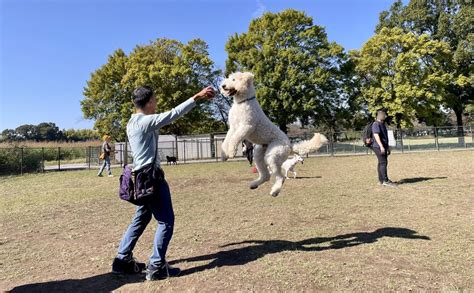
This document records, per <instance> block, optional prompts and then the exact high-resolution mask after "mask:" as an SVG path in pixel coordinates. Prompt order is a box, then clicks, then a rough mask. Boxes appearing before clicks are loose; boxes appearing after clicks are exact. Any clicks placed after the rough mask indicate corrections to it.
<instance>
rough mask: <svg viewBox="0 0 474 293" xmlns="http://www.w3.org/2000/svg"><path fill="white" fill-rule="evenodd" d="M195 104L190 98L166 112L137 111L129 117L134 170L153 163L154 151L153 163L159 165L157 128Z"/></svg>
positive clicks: (128, 128) (179, 115) (173, 119)
mask: <svg viewBox="0 0 474 293" xmlns="http://www.w3.org/2000/svg"><path fill="white" fill-rule="evenodd" d="M195 105H196V102H195V101H194V99H193V98H190V99H188V100H186V101H185V102H183V103H181V104H180V105H178V106H177V107H175V108H173V109H172V110H171V111H168V112H164V113H159V114H152V115H145V114H143V113H137V114H133V115H132V117H130V120H129V121H128V123H127V136H128V141H129V143H130V147H131V149H132V156H133V164H134V167H133V170H134V171H136V170H139V169H141V168H142V167H143V166H145V165H147V164H150V163H153V159H154V158H155V153H156V160H155V163H156V164H157V165H159V163H160V159H159V157H158V150H157V144H158V135H159V129H160V128H161V127H163V126H165V125H168V124H170V123H171V122H173V121H175V120H176V119H178V118H180V117H182V116H183V115H185V114H186V113H188V112H189V111H190V110H191V109H192V108H194V106H195Z"/></svg>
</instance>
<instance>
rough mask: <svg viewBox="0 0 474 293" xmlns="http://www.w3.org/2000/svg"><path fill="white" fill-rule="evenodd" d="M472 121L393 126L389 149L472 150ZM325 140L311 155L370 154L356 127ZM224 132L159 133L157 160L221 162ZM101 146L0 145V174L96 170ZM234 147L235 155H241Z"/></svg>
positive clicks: (122, 158) (120, 157) (120, 153)
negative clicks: (445, 125)
mask: <svg viewBox="0 0 474 293" xmlns="http://www.w3.org/2000/svg"><path fill="white" fill-rule="evenodd" d="M473 130H474V129H473V127H472V125H467V126H464V127H462V128H458V127H456V126H448V127H424V128H416V129H402V130H396V129H395V130H393V132H394V137H395V140H396V145H395V146H394V147H392V152H400V153H402V152H413V151H427V150H435V151H440V150H449V149H466V148H474V133H473ZM325 135H326V136H327V137H328V140H329V142H328V144H327V145H325V146H323V147H322V148H321V149H319V150H318V151H317V152H315V153H312V154H308V156H316V155H329V156H337V155H350V154H369V153H371V150H370V149H369V148H367V147H365V146H363V144H362V138H361V131H358V130H353V131H342V132H335V133H325ZM311 136H312V133H306V134H303V135H299V136H295V137H290V139H291V141H292V142H293V143H296V142H298V141H301V140H305V139H309V138H311ZM224 138H225V133H214V134H205V135H196V136H163V139H162V137H161V136H160V141H159V143H158V158H159V159H160V161H161V163H162V164H167V163H173V164H174V163H175V162H174V161H176V163H177V164H182V163H190V162H213V161H216V162H217V161H220V157H221V154H222V151H221V146H222V142H223V141H224ZM100 153H101V147H100V146H87V147H54V148H53V147H43V148H36V147H11V148H10V147H6V148H5V147H3V148H0V175H18V174H24V173H31V172H45V171H62V170H74V169H95V168H97V169H98V168H99V167H100V165H101V164H102V161H101V160H99V156H100ZM243 156H244V154H243V152H242V146H239V149H238V152H237V157H240V158H241V157H243ZM131 163H133V158H132V154H131V150H130V145H128V144H126V143H116V144H115V145H114V146H113V149H112V153H111V164H112V165H113V166H114V165H115V166H123V165H124V164H131Z"/></svg>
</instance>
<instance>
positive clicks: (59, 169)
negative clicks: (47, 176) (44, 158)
mask: <svg viewBox="0 0 474 293" xmlns="http://www.w3.org/2000/svg"><path fill="white" fill-rule="evenodd" d="M58 171H61V147H58Z"/></svg>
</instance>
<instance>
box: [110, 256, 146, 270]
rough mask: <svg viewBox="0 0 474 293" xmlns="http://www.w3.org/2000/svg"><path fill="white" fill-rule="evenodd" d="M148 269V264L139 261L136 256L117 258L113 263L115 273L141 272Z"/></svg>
mask: <svg viewBox="0 0 474 293" xmlns="http://www.w3.org/2000/svg"><path fill="white" fill-rule="evenodd" d="M145 269H146V265H145V264H144V263H142V262H137V261H136V260H135V258H133V257H130V258H128V259H120V258H115V259H114V262H113V263H112V273H114V274H139V273H141V272H142V271H144V270H145Z"/></svg>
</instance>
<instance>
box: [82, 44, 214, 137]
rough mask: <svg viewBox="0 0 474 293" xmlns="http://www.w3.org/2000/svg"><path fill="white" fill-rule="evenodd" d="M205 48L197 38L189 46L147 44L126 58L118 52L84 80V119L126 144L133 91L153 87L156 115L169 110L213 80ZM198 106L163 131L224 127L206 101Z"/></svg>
mask: <svg viewBox="0 0 474 293" xmlns="http://www.w3.org/2000/svg"><path fill="white" fill-rule="evenodd" d="M207 49H208V48H207V45H206V43H205V42H204V41H202V40H199V39H197V40H192V41H190V42H189V43H187V44H183V43H181V42H178V41H175V40H169V39H157V40H156V41H154V42H153V43H151V44H149V45H142V46H137V47H135V49H134V50H133V51H132V52H131V53H130V55H129V56H126V55H125V53H124V52H123V51H122V50H117V51H116V52H114V54H112V55H111V56H110V57H109V60H108V62H107V64H105V65H104V66H102V67H101V68H99V69H98V70H97V71H95V72H94V73H93V74H92V76H91V79H90V80H89V81H88V82H87V86H86V87H85V88H84V96H85V99H84V100H83V101H82V102H81V105H82V110H83V113H84V116H85V117H86V118H89V119H95V120H96V122H95V125H94V127H95V128H96V129H97V130H98V131H99V133H100V134H111V135H112V136H113V137H114V138H116V139H118V140H124V139H125V128H126V124H127V121H128V120H129V118H130V116H131V115H132V112H133V109H134V107H133V103H132V100H131V94H132V92H133V90H134V89H135V88H136V87H138V86H143V85H148V86H151V87H152V88H153V89H154V92H155V95H156V98H157V111H158V112H164V111H167V110H170V109H171V108H172V107H174V106H176V105H178V104H179V103H181V102H184V101H185V100H186V99H188V98H190V97H191V96H192V95H194V94H195V93H196V92H198V91H199V90H200V89H201V88H202V87H204V86H206V85H208V84H209V83H210V81H211V80H212V79H213V78H214V75H215V74H216V72H215V71H214V70H213V62H212V61H211V60H210V58H209V56H208V52H207ZM196 108H197V109H195V110H193V111H191V112H190V113H189V114H187V115H186V116H185V117H183V118H181V119H179V120H178V121H176V122H175V123H173V124H171V125H168V126H166V127H164V128H163V129H162V130H161V132H162V133H172V134H187V133H199V132H200V133H202V132H211V131H215V130H216V129H217V130H218V129H219V128H221V129H222V128H223V127H222V125H219V122H218V121H217V120H215V119H214V118H213V117H212V111H211V109H210V105H209V103H200V104H199V106H198V107H196Z"/></svg>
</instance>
